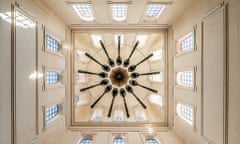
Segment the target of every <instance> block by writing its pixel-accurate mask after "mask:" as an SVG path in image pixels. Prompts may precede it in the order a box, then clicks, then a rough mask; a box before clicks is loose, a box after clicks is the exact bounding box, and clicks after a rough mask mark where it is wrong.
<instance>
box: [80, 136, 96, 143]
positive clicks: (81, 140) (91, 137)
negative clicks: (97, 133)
mask: <svg viewBox="0 0 240 144" xmlns="http://www.w3.org/2000/svg"><path fill="white" fill-rule="evenodd" d="M84 140H91V144H93V136H92V135H87V136H84V137H83V138H81V139H79V140H78V142H77V144H82V142H83V141H84ZM83 144H84V143H83Z"/></svg>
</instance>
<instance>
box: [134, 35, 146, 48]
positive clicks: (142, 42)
mask: <svg viewBox="0 0 240 144" xmlns="http://www.w3.org/2000/svg"><path fill="white" fill-rule="evenodd" d="M147 37H148V35H146V34H139V35H137V36H136V41H137V40H138V41H139V45H138V47H139V48H142V47H144V46H145V43H146V41H147Z"/></svg>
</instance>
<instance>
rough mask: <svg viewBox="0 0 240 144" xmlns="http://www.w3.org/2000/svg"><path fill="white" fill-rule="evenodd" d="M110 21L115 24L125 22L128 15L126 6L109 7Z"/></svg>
mask: <svg viewBox="0 0 240 144" xmlns="http://www.w3.org/2000/svg"><path fill="white" fill-rule="evenodd" d="M110 9H111V14H112V19H113V20H114V21H117V22H121V21H125V20H126V19H127V15H128V4H125V3H114V4H111V6H110Z"/></svg>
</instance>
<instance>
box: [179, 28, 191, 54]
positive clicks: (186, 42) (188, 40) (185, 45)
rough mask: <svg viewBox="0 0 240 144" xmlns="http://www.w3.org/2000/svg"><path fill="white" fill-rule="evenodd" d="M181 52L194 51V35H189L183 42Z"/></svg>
mask: <svg viewBox="0 0 240 144" xmlns="http://www.w3.org/2000/svg"><path fill="white" fill-rule="evenodd" d="M180 49H181V51H182V52H186V51H189V50H191V49H193V35H192V33H191V34H190V35H188V36H187V37H185V38H184V39H183V40H182V41H181V48H180Z"/></svg>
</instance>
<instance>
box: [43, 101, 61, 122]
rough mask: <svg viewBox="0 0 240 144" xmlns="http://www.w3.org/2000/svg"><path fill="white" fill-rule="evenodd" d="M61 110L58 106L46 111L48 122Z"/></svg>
mask: <svg viewBox="0 0 240 144" xmlns="http://www.w3.org/2000/svg"><path fill="white" fill-rule="evenodd" d="M58 112H59V108H58V105H57V104H55V105H52V106H50V107H47V109H46V121H47V122H49V121H50V120H52V119H53V118H55V117H56V116H57V115H58Z"/></svg>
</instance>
